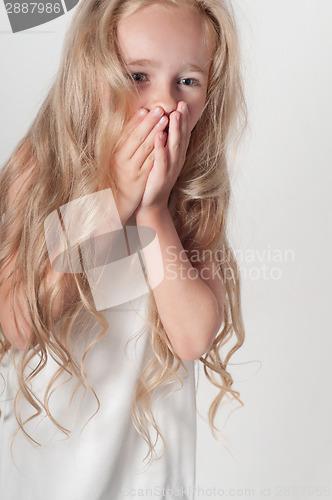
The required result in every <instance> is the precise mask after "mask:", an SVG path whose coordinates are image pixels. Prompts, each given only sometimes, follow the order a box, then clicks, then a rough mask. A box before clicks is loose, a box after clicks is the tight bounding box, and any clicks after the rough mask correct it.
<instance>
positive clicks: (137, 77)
mask: <svg viewBox="0 0 332 500" xmlns="http://www.w3.org/2000/svg"><path fill="white" fill-rule="evenodd" d="M128 76H129V77H130V78H132V79H133V80H134V81H135V82H138V83H141V82H144V80H142V79H141V77H146V75H145V74H144V73H130V74H128Z"/></svg>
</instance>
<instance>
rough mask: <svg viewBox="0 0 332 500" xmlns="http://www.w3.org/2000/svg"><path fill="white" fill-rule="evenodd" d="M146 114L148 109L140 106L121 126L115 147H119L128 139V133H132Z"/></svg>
mask: <svg viewBox="0 0 332 500" xmlns="http://www.w3.org/2000/svg"><path fill="white" fill-rule="evenodd" d="M147 114H148V110H147V109H145V108H140V109H138V110H137V111H136V113H134V114H133V115H132V116H131V117H130V119H129V120H128V122H127V123H126V125H125V126H124V128H123V131H122V134H121V137H120V139H119V141H118V143H117V146H116V149H119V148H120V146H121V145H122V144H123V143H124V142H125V141H126V140H127V139H128V137H129V136H130V134H132V132H133V130H134V129H135V128H136V127H137V125H138V124H139V123H141V122H142V120H143V119H144V118H145V117H146V115H147Z"/></svg>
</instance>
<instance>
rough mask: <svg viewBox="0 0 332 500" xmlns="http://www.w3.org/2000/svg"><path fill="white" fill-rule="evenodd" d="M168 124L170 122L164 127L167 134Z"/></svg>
mask: <svg viewBox="0 0 332 500" xmlns="http://www.w3.org/2000/svg"><path fill="white" fill-rule="evenodd" d="M168 125H169V124H168V123H167V125H166V127H165V128H164V132H166V134H167V135H168Z"/></svg>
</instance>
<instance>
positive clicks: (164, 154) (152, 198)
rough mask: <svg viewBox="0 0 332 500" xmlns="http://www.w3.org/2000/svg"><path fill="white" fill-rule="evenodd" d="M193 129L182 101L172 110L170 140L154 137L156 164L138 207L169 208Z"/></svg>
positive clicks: (185, 104)
mask: <svg viewBox="0 0 332 500" xmlns="http://www.w3.org/2000/svg"><path fill="white" fill-rule="evenodd" d="M190 135H191V130H190V126H189V111H188V105H187V103H186V102H184V101H180V102H179V103H178V105H177V108H176V110H175V111H173V112H172V113H170V123H169V132H168V140H167V144H166V145H165V141H166V137H167V136H166V134H165V133H164V134H163V137H161V136H160V133H158V134H156V136H155V149H154V156H155V159H154V164H153V168H152V169H151V171H150V173H149V176H148V180H147V183H146V187H145V191H144V194H143V198H142V200H141V203H140V205H139V207H138V208H137V210H136V215H137V213H138V212H139V211H140V212H142V211H143V210H146V209H150V208H161V209H164V208H167V204H168V198H169V195H170V193H171V191H172V188H173V186H174V184H175V182H176V180H177V178H178V176H179V174H180V171H181V169H182V167H183V165H184V162H185V159H186V153H187V149H188V146H189V141H190Z"/></svg>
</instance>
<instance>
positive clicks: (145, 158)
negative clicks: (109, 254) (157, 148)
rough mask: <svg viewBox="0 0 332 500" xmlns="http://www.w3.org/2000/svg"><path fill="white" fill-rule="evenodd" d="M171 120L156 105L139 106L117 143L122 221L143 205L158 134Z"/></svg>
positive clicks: (115, 173) (116, 174) (116, 169)
mask: <svg viewBox="0 0 332 500" xmlns="http://www.w3.org/2000/svg"><path fill="white" fill-rule="evenodd" d="M167 123H168V118H167V116H164V110H163V108H162V107H160V106H156V107H155V108H153V109H152V110H151V111H150V112H148V111H147V110H146V109H144V108H141V109H139V110H138V111H137V112H136V113H135V114H134V115H133V116H132V117H131V118H130V120H129V121H128V123H127V124H126V126H125V127H124V130H123V134H122V136H121V138H120V141H119V143H118V145H117V148H116V152H115V155H114V160H113V163H112V165H111V168H112V173H113V176H114V179H115V182H116V185H117V188H118V210H119V215H120V218H121V221H122V223H123V224H125V223H126V221H127V220H128V218H129V217H130V216H131V214H132V213H133V212H134V210H135V209H136V208H137V206H138V205H139V203H140V201H141V199H142V196H143V193H144V189H145V185H146V182H147V178H148V176H149V173H150V171H151V168H152V167H153V163H154V154H153V150H154V144H155V137H156V136H159V133H160V132H162V131H163V130H164V129H165V127H166V125H167Z"/></svg>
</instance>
